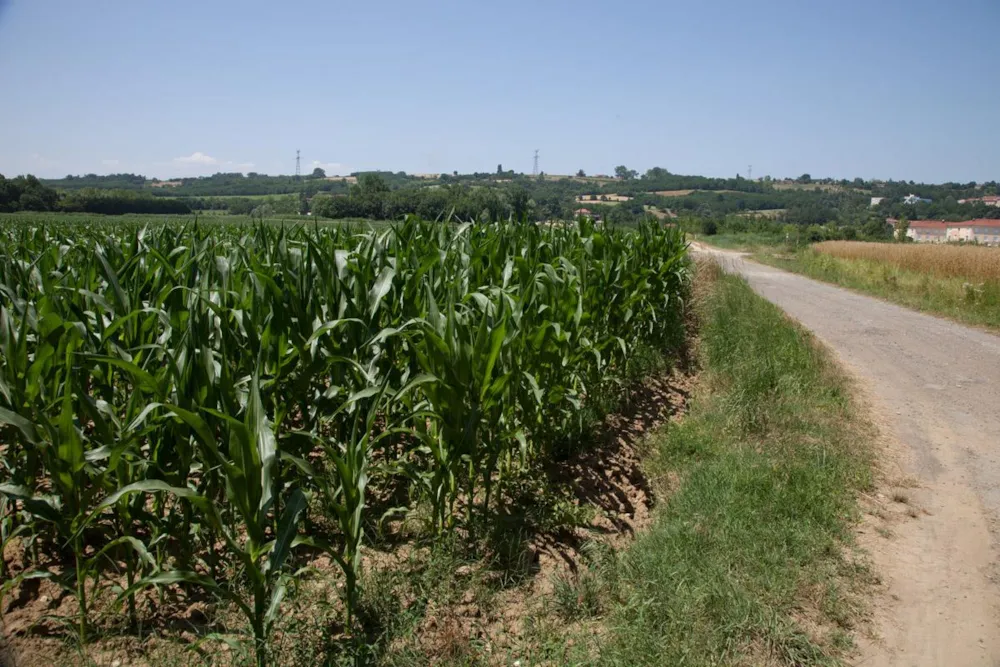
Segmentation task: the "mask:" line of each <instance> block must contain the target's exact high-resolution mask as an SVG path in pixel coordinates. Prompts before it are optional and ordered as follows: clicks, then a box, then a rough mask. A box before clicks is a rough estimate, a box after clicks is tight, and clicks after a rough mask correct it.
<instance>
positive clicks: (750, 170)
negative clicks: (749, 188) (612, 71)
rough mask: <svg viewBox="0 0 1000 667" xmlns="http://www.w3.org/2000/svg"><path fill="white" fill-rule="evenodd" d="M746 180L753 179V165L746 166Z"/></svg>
mask: <svg viewBox="0 0 1000 667" xmlns="http://www.w3.org/2000/svg"><path fill="white" fill-rule="evenodd" d="M747 180H748V181H752V180H753V165H750V166H748V167H747Z"/></svg>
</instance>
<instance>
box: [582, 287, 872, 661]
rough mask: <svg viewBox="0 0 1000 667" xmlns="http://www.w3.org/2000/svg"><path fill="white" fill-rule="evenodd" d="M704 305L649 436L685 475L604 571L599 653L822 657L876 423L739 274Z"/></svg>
mask: <svg viewBox="0 0 1000 667" xmlns="http://www.w3.org/2000/svg"><path fill="white" fill-rule="evenodd" d="M712 273H714V271H711V270H710V272H709V278H711V275H712ZM703 277H704V275H703ZM698 310H699V313H700V316H701V318H702V328H701V339H700V351H701V357H702V363H703V364H704V367H705V370H704V373H703V375H702V379H701V386H700V389H699V391H698V392H697V394H696V396H695V399H694V403H693V406H692V410H691V413H690V415H689V416H688V418H687V419H686V420H685V421H684V422H682V423H681V424H680V425H679V426H677V427H674V428H671V429H669V430H667V432H666V433H665V435H663V436H661V437H660V439H659V440H658V441H657V442H655V443H654V444H655V445H656V453H657V458H656V459H655V461H654V470H656V471H661V472H662V471H667V470H669V471H672V472H673V473H675V474H679V476H680V482H679V483H678V484H675V485H674V487H675V489H676V490H675V491H674V492H673V495H671V496H670V497H669V498H668V499H667V502H666V503H665V505H664V506H663V508H662V509H661V510H660V511H659V514H658V516H657V518H656V522H655V524H654V526H653V527H652V529H651V530H650V531H649V532H648V534H645V535H642V536H640V537H639V539H638V540H637V542H636V543H635V544H634V545H633V546H632V547H631V548H630V549H629V550H628V551H627V552H626V553H625V554H624V555H623V556H622V557H620V558H619V559H617V561H615V562H613V563H612V564H610V565H606V566H605V567H604V568H603V569H599V570H598V572H599V574H600V577H601V579H602V582H603V584H602V585H603V586H604V589H603V590H602V591H601V592H600V593H599V595H598V596H597V597H598V598H599V599H602V600H604V605H605V607H606V608H607V613H608V617H607V621H606V622H607V624H608V626H609V630H610V632H609V634H608V635H607V636H603V637H602V639H601V641H600V646H599V647H595V650H596V651H597V653H598V654H599V655H600V660H599V661H598V662H600V663H601V664H612V665H681V664H692V665H735V664H776V665H818V664H828V663H830V662H833V661H835V659H836V657H837V656H840V655H843V653H844V650H845V648H846V647H848V646H849V645H850V642H851V639H850V629H851V624H852V623H853V621H854V618H855V616H854V613H855V612H854V609H853V607H852V604H853V602H852V600H853V599H854V598H853V595H854V593H856V592H857V591H856V590H855V588H854V587H855V585H856V582H852V580H853V579H854V578H855V575H856V574H857V572H859V570H858V569H857V568H858V567H859V566H858V565H856V564H855V563H854V561H853V559H852V558H850V557H848V556H846V555H845V554H846V552H847V551H848V548H847V547H846V546H845V545H846V544H847V543H849V542H850V539H851V538H850V529H851V526H852V522H853V520H854V518H855V517H856V516H857V507H856V502H855V495H856V494H857V492H858V491H859V490H860V489H864V488H866V487H867V486H868V485H869V484H870V450H869V447H868V443H867V442H866V439H867V438H868V437H869V435H870V433H869V431H868V430H867V427H866V426H864V422H863V421H862V420H859V419H858V418H857V415H856V413H855V408H854V406H853V404H852V401H851V396H850V393H849V391H848V388H847V386H846V381H845V379H844V378H843V376H842V375H841V374H840V372H839V371H838V369H837V368H836V367H835V365H834V364H833V362H832V361H831V360H830V358H829V356H828V354H827V353H826V352H825V351H824V350H822V349H820V348H819V347H818V346H817V345H816V344H815V343H814V342H813V340H812V339H811V337H810V336H809V335H808V334H807V333H805V332H804V331H803V330H802V329H801V328H799V327H797V326H796V325H794V324H793V323H791V322H790V321H789V320H787V319H786V318H785V317H784V315H783V314H782V313H781V312H780V311H779V310H778V309H777V308H776V307H774V306H773V305H771V304H769V303H767V302H766V301H764V300H763V299H761V298H760V297H758V296H756V295H755V294H754V293H753V292H752V291H751V290H750V288H749V287H748V286H747V284H746V283H745V282H744V281H743V280H742V279H740V278H737V277H732V276H720V275H716V276H715V277H714V282H713V286H712V287H711V288H709V290H708V294H707V297H706V298H705V299H704V300H703V301H702V302H701V305H700V306H699V308H698ZM591 587H593V583H592V582H591ZM805 619H809V620H808V622H807V623H806V622H805Z"/></svg>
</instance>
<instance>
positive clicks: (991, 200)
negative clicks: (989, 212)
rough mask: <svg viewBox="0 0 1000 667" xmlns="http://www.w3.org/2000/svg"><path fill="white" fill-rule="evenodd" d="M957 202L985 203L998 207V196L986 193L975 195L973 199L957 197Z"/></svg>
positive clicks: (999, 203) (999, 200)
mask: <svg viewBox="0 0 1000 667" xmlns="http://www.w3.org/2000/svg"><path fill="white" fill-rule="evenodd" d="M958 203H959V204H986V205H987V206H996V207H998V208H1000V196H997V195H987V196H986V197H975V198H973V199H959V200H958Z"/></svg>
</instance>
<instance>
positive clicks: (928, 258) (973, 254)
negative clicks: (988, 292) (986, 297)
mask: <svg viewBox="0 0 1000 667" xmlns="http://www.w3.org/2000/svg"><path fill="white" fill-rule="evenodd" d="M813 249H814V250H816V251H817V252H821V253H823V254H826V255H831V256H833V257H839V258H842V259H853V260H868V261H873V262H881V263H885V264H891V265H892V266H895V267H898V268H900V269H906V270H909V271H918V272H921V273H929V274H933V275H936V276H942V277H947V278H963V279H966V280H970V281H976V282H983V281H997V282H1000V249H997V248H988V247H985V246H973V245H930V244H927V245H918V244H910V243H907V244H903V243H865V242H862V241H825V242H823V243H817V244H816V245H814V246H813Z"/></svg>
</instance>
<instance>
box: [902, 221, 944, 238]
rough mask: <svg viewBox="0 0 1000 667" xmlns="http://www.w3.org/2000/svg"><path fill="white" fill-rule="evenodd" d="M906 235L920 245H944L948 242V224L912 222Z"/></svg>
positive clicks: (941, 222) (940, 222) (942, 222)
mask: <svg viewBox="0 0 1000 667" xmlns="http://www.w3.org/2000/svg"><path fill="white" fill-rule="evenodd" d="M906 235H907V236H908V237H910V238H911V239H913V240H914V241H916V242H918V243H944V242H945V241H947V240H948V223H947V222H945V221H944V220H912V221H911V222H910V227H909V229H907V230H906Z"/></svg>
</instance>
